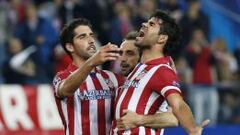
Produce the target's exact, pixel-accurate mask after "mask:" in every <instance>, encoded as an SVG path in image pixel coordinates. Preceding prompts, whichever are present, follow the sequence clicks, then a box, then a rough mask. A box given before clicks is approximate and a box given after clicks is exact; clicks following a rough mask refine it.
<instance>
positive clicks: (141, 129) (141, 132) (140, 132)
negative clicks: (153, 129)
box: [138, 126, 146, 135]
mask: <svg viewBox="0 0 240 135" xmlns="http://www.w3.org/2000/svg"><path fill="white" fill-rule="evenodd" d="M138 134H139V135H145V134H146V132H145V127H143V126H141V127H139V133H138Z"/></svg>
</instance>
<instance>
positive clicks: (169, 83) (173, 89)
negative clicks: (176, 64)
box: [152, 66, 181, 98]
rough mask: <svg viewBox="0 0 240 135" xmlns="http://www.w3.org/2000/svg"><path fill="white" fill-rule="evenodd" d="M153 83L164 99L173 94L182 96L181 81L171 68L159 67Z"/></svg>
mask: <svg viewBox="0 0 240 135" xmlns="http://www.w3.org/2000/svg"><path fill="white" fill-rule="evenodd" d="M153 81H154V82H153V83H152V84H153V86H152V87H153V89H154V90H155V91H156V92H157V93H159V94H161V95H162V96H163V97H165V98H166V97H167V96H168V95H170V94H172V93H178V94H180V95H181V90H180V85H179V79H178V77H177V75H176V73H175V72H174V71H173V70H172V69H171V68H169V67H167V66H162V67H159V69H158V70H157V71H156V72H155V74H154V76H153Z"/></svg>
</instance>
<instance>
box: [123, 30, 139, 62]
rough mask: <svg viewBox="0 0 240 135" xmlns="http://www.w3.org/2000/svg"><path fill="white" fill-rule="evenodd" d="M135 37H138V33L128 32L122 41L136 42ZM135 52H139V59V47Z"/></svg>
mask: <svg viewBox="0 0 240 135" xmlns="http://www.w3.org/2000/svg"><path fill="white" fill-rule="evenodd" d="M137 36H138V32H137V31H130V32H128V34H127V35H126V36H125V38H124V41H125V40H134V41H135V40H136V38H137ZM137 50H138V52H139V57H141V56H142V50H141V49H140V48H139V47H137ZM139 61H140V59H139Z"/></svg>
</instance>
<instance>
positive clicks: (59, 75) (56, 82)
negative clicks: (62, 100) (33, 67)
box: [53, 72, 66, 96]
mask: <svg viewBox="0 0 240 135" xmlns="http://www.w3.org/2000/svg"><path fill="white" fill-rule="evenodd" d="M65 78H66V75H65V74H64V73H63V72H59V73H57V74H56V75H55V77H54V79H53V89H54V95H55V96H57V92H58V90H59V86H60V84H61V83H62V82H63V80H64V79H65Z"/></svg>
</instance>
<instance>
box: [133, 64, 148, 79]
mask: <svg viewBox="0 0 240 135" xmlns="http://www.w3.org/2000/svg"><path fill="white" fill-rule="evenodd" d="M145 67H147V65H145V64H143V65H141V67H139V68H138V70H137V71H136V72H135V74H134V75H133V76H132V78H131V79H130V80H133V79H135V78H136V77H137V75H138V74H139V73H140V72H142V70H143V69H144V68H145Z"/></svg>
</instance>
